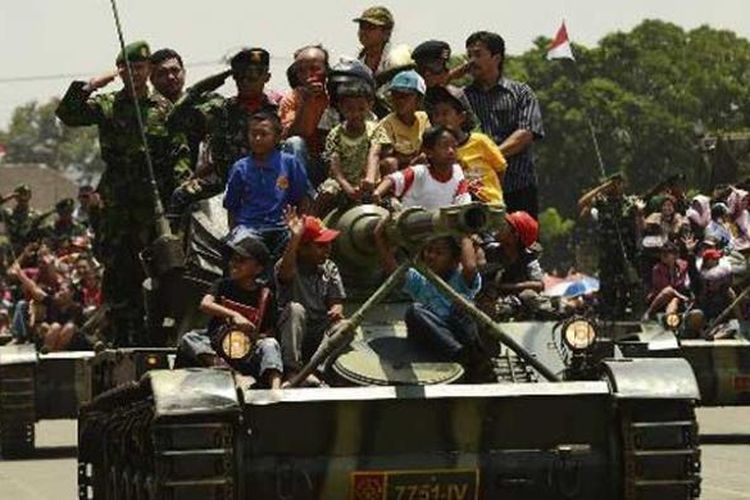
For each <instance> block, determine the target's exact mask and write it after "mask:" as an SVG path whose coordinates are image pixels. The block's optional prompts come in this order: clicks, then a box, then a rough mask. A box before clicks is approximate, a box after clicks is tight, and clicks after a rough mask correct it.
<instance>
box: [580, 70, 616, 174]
mask: <svg viewBox="0 0 750 500" xmlns="http://www.w3.org/2000/svg"><path fill="white" fill-rule="evenodd" d="M572 65H573V74H574V75H575V77H574V81H575V83H576V84H577V85H578V88H579V89H580V88H581V87H583V78H582V77H581V72H580V71H579V69H578V65H577V64H576V61H575V59H573V61H572ZM580 95H581V94H580V92H579V93H578V102H579V104H580V106H581V111H582V112H583V117H584V119H585V120H586V125H587V126H588V128H589V135H590V136H591V143H592V144H593V145H594V153H596V161H597V163H598V165H599V173H600V174H601V175H602V177H606V176H607V170H606V169H605V168H604V159H603V158H602V151H601V149H600V148H599V138H598V137H597V136H596V130H595V129H594V122H593V121H591V115H589V112H588V110H587V109H586V104H584V102H583V99H581V97H580Z"/></svg>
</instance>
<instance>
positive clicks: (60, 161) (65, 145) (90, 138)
mask: <svg viewBox="0 0 750 500" xmlns="http://www.w3.org/2000/svg"><path fill="white" fill-rule="evenodd" d="M58 102H59V101H58V100H57V99H52V100H51V101H49V102H48V103H46V104H42V105H39V104H38V103H37V102H30V103H27V104H24V105H22V106H19V107H17V108H16V109H15V110H14V112H13V116H12V118H11V122H10V126H9V127H8V130H7V131H0V142H2V143H3V144H5V147H6V148H7V154H6V156H5V159H4V161H6V162H8V163H44V164H46V165H47V166H49V167H50V168H53V169H56V170H69V171H73V172H75V173H77V174H79V175H84V176H94V175H96V174H97V173H100V172H101V171H102V170H103V168H104V164H103V162H102V160H101V157H100V155H99V142H98V136H97V131H96V128H94V127H85V128H70V127H65V126H64V125H62V124H61V123H60V122H59V121H58V120H57V118H56V117H55V109H56V108H57V104H58Z"/></svg>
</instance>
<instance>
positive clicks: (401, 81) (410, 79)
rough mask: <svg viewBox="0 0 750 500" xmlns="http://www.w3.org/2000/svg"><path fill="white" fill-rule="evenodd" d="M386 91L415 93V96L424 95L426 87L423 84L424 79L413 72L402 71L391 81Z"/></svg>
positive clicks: (411, 70)
mask: <svg viewBox="0 0 750 500" xmlns="http://www.w3.org/2000/svg"><path fill="white" fill-rule="evenodd" d="M388 90H392V91H393V90H396V91H399V92H416V93H417V94H420V95H424V94H425V91H426V90H427V86H426V85H425V83H424V79H423V78H422V77H421V76H420V75H419V73H417V72H416V71H414V70H413V69H410V70H408V71H402V72H401V73H399V74H397V75H396V76H394V77H393V80H391V84H390V85H389V86H388Z"/></svg>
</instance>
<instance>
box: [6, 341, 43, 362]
mask: <svg viewBox="0 0 750 500" xmlns="http://www.w3.org/2000/svg"><path fill="white" fill-rule="evenodd" d="M38 361H39V356H37V353H36V348H35V347H34V344H14V345H4V346H0V366H2V365H25V364H36V363H37V362H38Z"/></svg>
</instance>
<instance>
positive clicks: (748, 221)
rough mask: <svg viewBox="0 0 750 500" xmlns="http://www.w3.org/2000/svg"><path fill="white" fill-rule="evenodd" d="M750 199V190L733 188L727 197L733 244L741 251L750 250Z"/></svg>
mask: <svg viewBox="0 0 750 500" xmlns="http://www.w3.org/2000/svg"><path fill="white" fill-rule="evenodd" d="M749 201H750V199H749V198H748V192H747V191H745V190H743V189H733V190H732V192H731V193H729V197H727V206H728V207H729V214H728V219H729V220H728V221H727V222H728V226H729V231H730V232H731V233H732V246H733V247H734V249H735V250H738V251H740V252H746V251H748V250H750V214H749V213H748V210H747V209H748V202H749Z"/></svg>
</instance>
